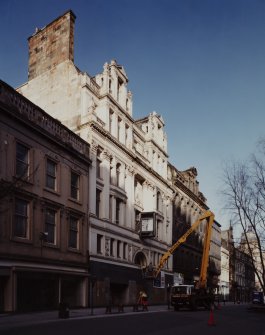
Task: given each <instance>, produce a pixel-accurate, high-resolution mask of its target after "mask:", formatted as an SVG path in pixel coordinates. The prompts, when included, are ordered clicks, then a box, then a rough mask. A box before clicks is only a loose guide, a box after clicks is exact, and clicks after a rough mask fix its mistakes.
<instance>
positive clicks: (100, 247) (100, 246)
mask: <svg viewBox="0 0 265 335" xmlns="http://www.w3.org/2000/svg"><path fill="white" fill-rule="evenodd" d="M97 253H98V254H102V253H103V236H102V235H99V234H97Z"/></svg>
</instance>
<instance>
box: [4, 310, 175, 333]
mask: <svg viewBox="0 0 265 335" xmlns="http://www.w3.org/2000/svg"><path fill="white" fill-rule="evenodd" d="M171 310H173V309H172V308H171ZM163 311H164V312H166V311H168V306H167V305H154V306H148V311H143V310H142V309H141V308H139V310H138V311H133V307H132V306H126V307H124V308H123V311H118V307H115V308H112V309H111V313H106V307H104V308H103V307H100V308H98V307H97V308H93V309H91V308H80V309H72V310H70V311H69V319H83V318H86V319H87V318H99V317H113V316H122V315H130V314H137V313H154V312H163ZM60 320H62V321H65V319H63V318H59V312H58V310H53V311H44V312H31V313H6V314H0V333H1V328H2V329H3V328H4V329H6V328H12V327H19V326H26V325H33V324H41V323H47V322H55V321H60Z"/></svg>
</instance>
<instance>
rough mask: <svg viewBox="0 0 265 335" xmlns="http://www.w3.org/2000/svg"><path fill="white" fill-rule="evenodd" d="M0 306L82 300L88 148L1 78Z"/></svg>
mask: <svg viewBox="0 0 265 335" xmlns="http://www.w3.org/2000/svg"><path fill="white" fill-rule="evenodd" d="M0 154H1V159H0V222H1V225H0V311H5V312H14V311H27V310H37V309H48V308H54V309H56V308H57V307H58V304H59V302H62V301H68V302H69V303H70V304H71V305H72V306H86V305H87V297H88V292H87V286H88V277H89V271H88V255H87V249H88V245H87V235H88V214H89V213H88V207H87V203H88V201H89V199H88V189H89V167H90V164H91V161H90V158H89V154H90V151H89V145H88V143H86V142H85V141H84V140H82V139H81V138H80V137H79V136H77V135H76V134H74V133H73V132H72V131H70V130H69V129H68V128H67V127H65V126H64V125H62V124H61V123H60V122H59V121H57V120H55V119H53V118H52V117H51V116H50V115H48V114H47V113H45V112H44V111H43V110H42V109H40V108H39V107H37V106H36V105H34V104H33V103H32V102H30V101H29V100H28V99H26V98H25V97H23V96H21V95H20V94H19V93H17V92H16V91H15V90H14V89H13V88H11V87H10V86H8V85H7V84H6V83H4V82H2V81H0Z"/></svg>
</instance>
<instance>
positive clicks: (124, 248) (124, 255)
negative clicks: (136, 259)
mask: <svg viewBox="0 0 265 335" xmlns="http://www.w3.org/2000/svg"><path fill="white" fill-rule="evenodd" d="M123 259H127V243H123Z"/></svg>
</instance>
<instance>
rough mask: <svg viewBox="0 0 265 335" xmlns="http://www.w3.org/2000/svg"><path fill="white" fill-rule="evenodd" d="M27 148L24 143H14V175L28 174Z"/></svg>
mask: <svg viewBox="0 0 265 335" xmlns="http://www.w3.org/2000/svg"><path fill="white" fill-rule="evenodd" d="M28 160H29V149H28V148H27V147H25V146H24V145H22V144H20V143H17V144H16V176H18V177H22V176H27V175H28V168H29V161H28Z"/></svg>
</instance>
